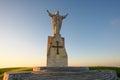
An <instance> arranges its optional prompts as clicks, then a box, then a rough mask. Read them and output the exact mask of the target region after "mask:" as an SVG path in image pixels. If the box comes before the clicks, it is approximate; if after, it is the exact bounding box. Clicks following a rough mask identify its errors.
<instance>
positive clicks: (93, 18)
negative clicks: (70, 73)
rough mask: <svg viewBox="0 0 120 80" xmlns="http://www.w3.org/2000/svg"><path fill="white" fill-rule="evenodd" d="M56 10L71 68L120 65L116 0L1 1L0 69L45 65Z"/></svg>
mask: <svg viewBox="0 0 120 80" xmlns="http://www.w3.org/2000/svg"><path fill="white" fill-rule="evenodd" d="M46 10H49V11H50V12H51V13H53V14H54V12H55V11H56V10H59V12H60V15H65V14H67V13H68V14H69V15H68V16H67V18H66V19H64V20H63V23H62V29H61V32H60V33H61V36H62V37H64V38H65V48H66V51H67V54H68V63H69V66H116V67H120V0H0V68H5V67H35V66H46V59H47V56H46V53H47V39H48V36H53V31H52V23H51V19H50V17H49V16H48V14H47V12H46Z"/></svg>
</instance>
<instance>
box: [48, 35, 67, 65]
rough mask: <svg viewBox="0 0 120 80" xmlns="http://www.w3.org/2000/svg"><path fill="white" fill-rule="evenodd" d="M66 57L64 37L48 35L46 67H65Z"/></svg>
mask: <svg viewBox="0 0 120 80" xmlns="http://www.w3.org/2000/svg"><path fill="white" fill-rule="evenodd" d="M67 66H68V59H67V53H66V50H65V44H64V38H63V37H61V36H60V35H55V36H49V37H48V45H47V67H67Z"/></svg>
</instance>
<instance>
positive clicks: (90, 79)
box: [3, 67, 120, 80]
mask: <svg viewBox="0 0 120 80" xmlns="http://www.w3.org/2000/svg"><path fill="white" fill-rule="evenodd" d="M3 80H120V78H118V77H117V75H116V72H115V71H113V70H89V69H88V68H87V67H35V68H33V71H25V72H6V73H4V78H3Z"/></svg>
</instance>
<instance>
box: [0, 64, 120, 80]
mask: <svg viewBox="0 0 120 80" xmlns="http://www.w3.org/2000/svg"><path fill="white" fill-rule="evenodd" d="M89 69H90V70H95V69H97V70H100V69H102V70H106V69H107V70H115V71H116V72H117V75H118V77H120V68H118V67H100V66H98V67H89ZM8 71H11V72H15V71H32V68H25V67H17V68H1V69H0V80H2V79H3V75H4V72H8Z"/></svg>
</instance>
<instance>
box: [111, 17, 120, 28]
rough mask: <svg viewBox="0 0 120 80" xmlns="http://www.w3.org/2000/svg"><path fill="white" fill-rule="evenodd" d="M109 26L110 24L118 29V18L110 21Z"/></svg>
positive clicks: (119, 20)
mask: <svg viewBox="0 0 120 80" xmlns="http://www.w3.org/2000/svg"><path fill="white" fill-rule="evenodd" d="M111 24H112V25H113V26H119V27H120V18H118V19H113V20H112V21H111Z"/></svg>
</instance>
